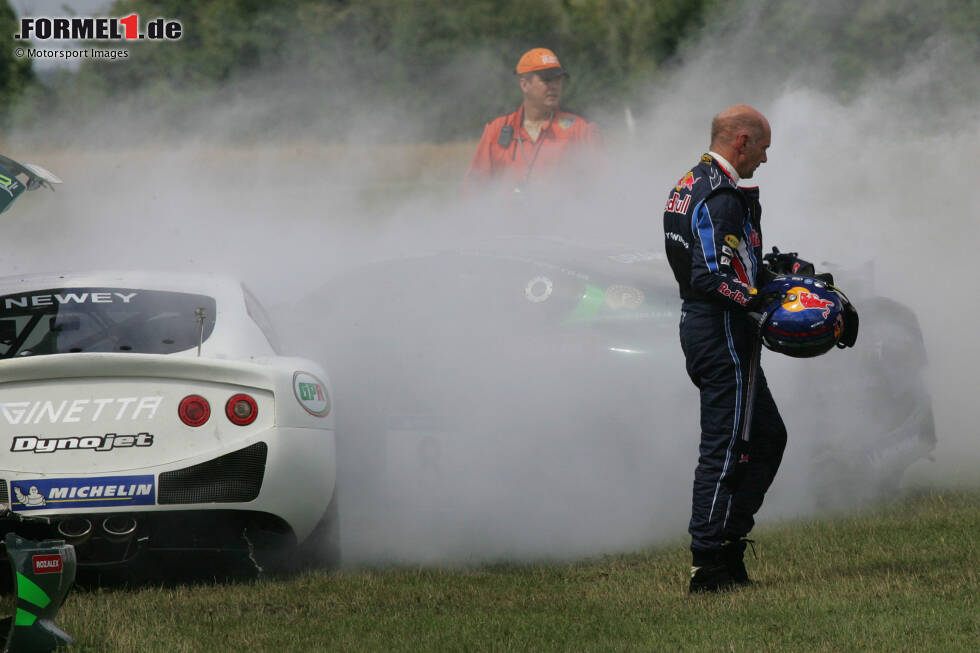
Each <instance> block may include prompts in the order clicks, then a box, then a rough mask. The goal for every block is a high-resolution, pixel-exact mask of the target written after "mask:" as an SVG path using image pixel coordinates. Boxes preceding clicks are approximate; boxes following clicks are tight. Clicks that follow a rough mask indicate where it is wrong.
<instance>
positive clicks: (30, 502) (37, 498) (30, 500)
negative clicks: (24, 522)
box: [14, 485, 47, 506]
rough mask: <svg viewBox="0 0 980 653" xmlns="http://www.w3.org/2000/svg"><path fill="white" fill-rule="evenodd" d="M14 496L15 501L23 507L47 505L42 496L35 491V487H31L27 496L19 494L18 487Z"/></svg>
mask: <svg viewBox="0 0 980 653" xmlns="http://www.w3.org/2000/svg"><path fill="white" fill-rule="evenodd" d="M14 494H15V495H17V500H18V501H20V502H21V503H22V504H23V505H25V506H43V505H46V503H47V502H46V501H45V500H44V495H43V494H41V493H40V492H38V491H37V486H36V485H32V486H31V489H30V490H28V491H27V494H24V493H23V492H21V491H20V488H19V487H15V488H14Z"/></svg>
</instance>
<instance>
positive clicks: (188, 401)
mask: <svg viewBox="0 0 980 653" xmlns="http://www.w3.org/2000/svg"><path fill="white" fill-rule="evenodd" d="M177 414H178V415H179V416H180V421H182V422H183V423H184V424H186V425H187V426H201V425H202V424H204V423H205V422H206V421H208V418H209V417H211V405H210V404H208V400H207V399H205V398H204V397H202V396H200V395H188V396H186V397H184V398H183V399H181V400H180V405H179V406H178V407H177Z"/></svg>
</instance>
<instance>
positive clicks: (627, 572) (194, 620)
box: [4, 492, 980, 653]
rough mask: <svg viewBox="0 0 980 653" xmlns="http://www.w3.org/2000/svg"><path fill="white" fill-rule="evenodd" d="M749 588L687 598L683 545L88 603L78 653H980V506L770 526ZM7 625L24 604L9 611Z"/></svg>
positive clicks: (76, 617)
mask: <svg viewBox="0 0 980 653" xmlns="http://www.w3.org/2000/svg"><path fill="white" fill-rule="evenodd" d="M754 536H755V538H756V540H757V542H758V544H757V550H758V558H757V559H751V557H750V559H749V561H748V566H749V570H750V573H751V574H752V575H753V576H754V578H755V579H756V581H757V582H756V584H755V585H753V586H752V587H749V588H746V589H742V590H739V591H736V592H733V593H730V594H724V595H717V596H701V597H690V596H688V595H687V594H686V583H687V565H688V563H689V559H688V553H687V551H686V547H685V545H684V543H682V542H677V543H676V544H675V545H671V546H665V547H659V548H654V549H650V550H647V551H642V552H638V553H632V554H626V555H615V556H607V557H601V558H597V559H592V560H586V561H581V562H577V563H573V564H529V565H518V564H501V565H495V566H487V567H479V568H468V569H455V570H444V569H428V568H393V569H384V570H379V569H367V570H363V569H362V570H351V571H345V572H342V573H337V574H330V575H328V574H325V573H306V574H303V575H301V576H296V577H292V578H280V579H264V580H259V581H251V582H243V583H237V584H234V583H233V584H222V585H201V586H179V587H175V588H159V587H156V588H145V589H140V590H121V589H114V590H107V589H102V590H93V591H73V592H72V593H71V594H70V595H69V598H68V601H67V602H66V604H65V606H64V607H63V609H62V611H61V614H60V618H59V625H61V626H62V627H63V628H64V629H65V630H66V631H67V632H69V633H71V634H72V635H73V636H74V637H75V639H76V644H75V646H74V647H72V649H71V650H73V651H93V652H94V651H99V652H116V651H118V652H127V653H129V652H133V651H161V652H163V651H166V652H176V651H277V652H281V651H419V650H424V651H505V650H506V651H510V650H520V651H807V652H808V653H809V652H815V651H976V650H978V647H980V599H978V594H980V571H978V570H980V548H978V547H977V546H976V542H977V541H978V539H980V493H976V492H943V493H935V492H919V493H916V494H915V495H914V496H911V497H908V498H906V499H903V500H901V501H898V502H896V503H892V504H888V505H883V506H879V507H877V508H874V509H870V510H867V511H864V512H861V513H859V514H854V515H850V516H847V517H837V518H833V519H828V520H821V521H803V522H787V523H785V524H780V525H771V526H767V527H764V528H760V529H757V531H756V532H755V533H754ZM4 604H5V607H6V609H7V613H9V612H10V609H11V607H12V606H11V602H10V600H9V597H6V598H5V600H4Z"/></svg>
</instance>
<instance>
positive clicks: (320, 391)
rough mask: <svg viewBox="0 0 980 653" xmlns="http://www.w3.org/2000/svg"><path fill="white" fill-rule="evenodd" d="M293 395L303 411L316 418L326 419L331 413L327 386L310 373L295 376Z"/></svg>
mask: <svg viewBox="0 0 980 653" xmlns="http://www.w3.org/2000/svg"><path fill="white" fill-rule="evenodd" d="M293 394H295V395H296V401H298V402H299V405H300V406H302V407H303V410H305V411H306V412H308V413H309V414H310V415H315V416H316V417H326V416H327V413H329V412H330V397H329V395H328V394H327V385H326V384H325V383H324V382H323V381H321V380H320V379H318V378H316V377H315V376H313V375H312V374H310V373H309V372H296V373H294V374H293Z"/></svg>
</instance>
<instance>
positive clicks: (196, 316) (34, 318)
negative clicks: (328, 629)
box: [0, 272, 339, 570]
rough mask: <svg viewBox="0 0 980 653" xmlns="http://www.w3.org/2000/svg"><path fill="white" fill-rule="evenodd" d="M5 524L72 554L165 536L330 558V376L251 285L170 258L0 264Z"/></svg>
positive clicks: (241, 552)
mask: <svg viewBox="0 0 980 653" xmlns="http://www.w3.org/2000/svg"><path fill="white" fill-rule="evenodd" d="M0 443H2V447H3V451H4V453H3V456H2V461H0V525H2V530H0V534H5V533H6V532H11V531H13V532H16V533H18V534H19V535H22V536H24V537H29V538H32V539H44V538H59V539H62V538H63V539H66V540H67V541H68V542H70V543H72V544H74V545H75V548H76V551H77V555H78V561H79V567H80V569H82V568H84V567H85V566H86V565H88V566H91V567H94V568H96V569H100V570H102V569H107V568H112V567H114V566H120V565H121V566H124V567H131V566H136V563H137V561H139V560H147V559H149V560H152V559H154V555H155V554H161V553H166V552H211V553H215V552H216V553H219V554H222V556H224V554H230V555H231V556H236V557H238V556H240V557H241V559H246V557H247V558H249V559H251V560H252V561H255V562H256V563H257V564H258V561H259V560H261V557H260V555H263V554H266V553H270V554H271V553H276V554H277V555H278V554H279V553H281V552H282V551H283V550H285V551H289V552H291V553H290V557H294V556H293V555H292V552H294V551H295V547H297V546H299V545H303V547H308V548H309V549H310V553H311V554H313V555H315V556H316V558H317V561H318V562H320V563H327V564H333V563H336V562H337V561H338V556H339V544H338V539H337V504H336V497H335V479H336V447H335V428H334V417H333V412H332V410H331V393H330V387H329V384H328V380H327V376H326V374H325V373H324V371H323V369H321V367H320V366H319V365H317V364H316V363H314V362H312V361H309V360H305V359H300V358H288V357H283V356H280V355H278V354H277V346H276V344H275V338H274V334H273V332H272V329H271V325H270V323H269V320H268V318H267V316H266V314H265V312H264V311H263V309H262V308H261V306H260V305H259V303H258V302H257V301H256V300H255V298H254V297H253V296H252V294H251V293H250V292H249V291H248V290H247V289H245V288H244V287H243V286H242V285H241V284H239V283H237V282H235V281H233V280H230V279H226V278H220V277H212V276H206V275H175V274H170V273H130V272H123V273H114V272H99V273H92V274H87V275H74V274H72V275H62V276H52V275H48V276H30V277H6V278H0Z"/></svg>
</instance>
